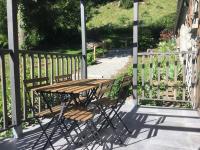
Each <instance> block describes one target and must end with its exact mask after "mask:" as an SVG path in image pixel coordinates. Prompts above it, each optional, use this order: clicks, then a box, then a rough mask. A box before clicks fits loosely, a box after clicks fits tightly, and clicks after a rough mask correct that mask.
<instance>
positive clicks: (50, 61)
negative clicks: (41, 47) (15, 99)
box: [0, 49, 81, 131]
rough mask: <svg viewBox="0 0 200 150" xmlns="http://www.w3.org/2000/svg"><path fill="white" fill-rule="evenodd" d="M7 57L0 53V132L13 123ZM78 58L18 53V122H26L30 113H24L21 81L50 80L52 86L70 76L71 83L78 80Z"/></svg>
mask: <svg viewBox="0 0 200 150" xmlns="http://www.w3.org/2000/svg"><path fill="white" fill-rule="evenodd" d="M10 54H12V51H11V50H6V49H0V79H1V80H0V86H1V87H0V131H4V130H7V129H9V128H11V127H13V126H15V124H13V123H12V108H11V96H10V94H11V88H10V86H11V85H10V78H11V76H10V56H11V55H10ZM80 63H81V55H68V54H63V53H52V52H41V51H27V50H20V51H19V69H20V92H21V94H20V95H21V111H22V116H21V121H26V120H27V119H28V118H29V116H30V115H29V114H30V113H31V112H30V110H29V109H27V103H28V102H27V99H26V93H25V87H24V84H23V81H24V80H25V79H32V78H35V77H39V78H40V77H49V79H50V82H51V83H53V82H54V77H55V76H58V75H66V74H71V75H72V78H73V79H74V80H77V79H79V78H80V77H81V71H80V67H81V65H80Z"/></svg>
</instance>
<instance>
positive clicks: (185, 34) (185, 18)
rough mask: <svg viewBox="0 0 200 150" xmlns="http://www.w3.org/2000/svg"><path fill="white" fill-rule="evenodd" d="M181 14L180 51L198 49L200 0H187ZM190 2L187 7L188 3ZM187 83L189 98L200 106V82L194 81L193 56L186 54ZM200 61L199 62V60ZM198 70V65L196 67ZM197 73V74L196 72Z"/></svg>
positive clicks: (178, 41) (178, 37) (195, 105)
mask: <svg viewBox="0 0 200 150" xmlns="http://www.w3.org/2000/svg"><path fill="white" fill-rule="evenodd" d="M184 3H185V4H184V5H183V8H182V11H181V14H180V16H179V28H178V34H177V49H178V50H179V51H196V52H197V51H198V50H199V45H198V40H199V33H198V32H199V13H200V12H199V9H200V8H199V0H185V2H184ZM187 3H188V4H189V6H188V7H186V4H187ZM185 59H186V69H187V70H186V84H187V91H188V92H189V93H190V94H191V95H190V97H188V98H189V99H191V100H192V101H193V106H194V108H197V107H199V106H200V99H199V95H198V94H199V90H200V88H199V86H200V85H199V84H197V83H198V82H197V78H195V80H196V81H192V74H193V73H194V72H193V71H192V59H193V58H192V56H191V55H189V54H188V55H186V58H185ZM180 60H181V61H183V58H182V57H181V56H180ZM199 61H200V60H199ZM198 63H199V62H198ZM195 69H196V71H197V72H198V70H197V69H198V66H197V67H196V68H195ZM196 75H197V74H196ZM193 82H196V84H195V86H194V88H192V83H193Z"/></svg>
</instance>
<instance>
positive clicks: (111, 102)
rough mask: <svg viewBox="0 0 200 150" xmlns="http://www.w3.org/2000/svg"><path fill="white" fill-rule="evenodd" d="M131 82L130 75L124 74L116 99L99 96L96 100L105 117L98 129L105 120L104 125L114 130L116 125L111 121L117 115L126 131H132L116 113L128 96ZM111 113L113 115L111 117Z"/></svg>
mask: <svg viewBox="0 0 200 150" xmlns="http://www.w3.org/2000/svg"><path fill="white" fill-rule="evenodd" d="M131 83H132V77H131V76H127V75H125V76H124V77H123V79H122V81H121V83H120V89H119V92H118V96H117V98H116V99H111V98H109V97H103V96H101V97H99V99H98V100H97V101H96V105H97V106H98V107H99V108H100V109H101V113H102V114H103V116H104V117H105V118H106V119H105V121H104V122H103V123H102V125H101V127H100V128H99V130H101V129H102V128H103V127H104V125H105V123H106V122H107V125H106V127H107V126H108V125H109V126H111V127H112V128H113V129H114V130H113V131H115V129H116V127H115V126H114V124H113V123H112V120H113V119H114V118H115V117H117V118H118V119H119V121H120V122H121V123H122V125H123V126H124V127H125V129H126V130H127V131H128V133H132V132H131V131H130V130H129V129H128V127H127V125H126V124H125V123H124V121H123V120H122V118H121V117H120V115H119V114H118V112H119V110H120V108H121V107H122V106H123V104H124V103H125V100H126V98H127V97H128V94H129V87H130V86H131ZM111 89H112V88H111ZM111 89H110V90H111ZM109 110H110V111H109ZM112 114H113V116H112V117H111V115H112ZM115 132H116V131H115ZM120 141H121V140H120Z"/></svg>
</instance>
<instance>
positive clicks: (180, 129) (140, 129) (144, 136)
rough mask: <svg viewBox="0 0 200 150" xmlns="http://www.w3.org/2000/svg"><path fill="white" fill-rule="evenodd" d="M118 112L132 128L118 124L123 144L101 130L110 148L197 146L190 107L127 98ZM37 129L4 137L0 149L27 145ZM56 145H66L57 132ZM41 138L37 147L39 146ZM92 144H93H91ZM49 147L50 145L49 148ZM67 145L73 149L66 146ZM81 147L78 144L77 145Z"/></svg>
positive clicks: (197, 127)
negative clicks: (138, 104) (147, 103)
mask: <svg viewBox="0 0 200 150" xmlns="http://www.w3.org/2000/svg"><path fill="white" fill-rule="evenodd" d="M121 116H123V119H124V121H125V122H126V123H127V125H128V127H129V128H130V129H132V130H133V133H132V134H131V135H130V134H128V133H125V132H124V131H125V130H124V129H123V128H122V126H121V125H119V126H118V134H120V132H122V133H124V134H123V135H122V136H121V138H122V140H123V141H124V143H125V144H124V145H120V144H119V143H118V142H116V141H114V140H113V139H114V138H113V136H114V135H113V133H112V131H111V129H110V128H108V129H105V130H103V131H102V132H101V136H102V139H103V140H106V141H107V145H108V147H109V148H110V149H119V150H199V149H200V118H199V116H198V113H197V112H196V111H194V110H181V109H173V108H171V109H170V108H168V109H166V108H152V107H151V108H148V107H134V104H133V102H132V101H131V100H128V101H127V103H126V104H125V105H124V106H123V108H122V109H121ZM38 133H39V131H38V130H37V129H35V130H34V129H33V128H32V129H31V131H29V132H27V133H26V136H24V137H22V138H21V139H18V140H13V139H7V140H4V141H0V150H15V149H30V147H31V145H32V144H33V142H34V141H35V139H36V138H37V137H38ZM53 142H54V146H55V148H56V149H67V148H66V147H67V145H66V141H65V139H64V138H62V136H60V134H59V130H58V133H57V134H56V135H55V136H54V140H53ZM43 143H44V140H43V141H42V142H40V143H39V144H38V145H37V147H38V149H40V148H41V145H42V144H43ZM93 145H94V147H92V146H93ZM88 148H89V149H103V146H99V145H98V144H96V145H95V143H92V144H91V145H90V146H89V147H88ZM49 149H50V148H49ZM68 149H73V147H70V148H68ZM77 149H81V148H77Z"/></svg>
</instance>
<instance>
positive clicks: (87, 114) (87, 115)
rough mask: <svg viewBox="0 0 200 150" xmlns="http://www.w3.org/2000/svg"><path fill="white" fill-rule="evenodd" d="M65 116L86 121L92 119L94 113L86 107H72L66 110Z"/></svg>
mask: <svg viewBox="0 0 200 150" xmlns="http://www.w3.org/2000/svg"><path fill="white" fill-rule="evenodd" d="M63 116H64V117H65V118H66V119H70V120H75V121H81V122H85V121H88V120H90V119H92V118H93V117H94V114H93V113H92V112H91V111H88V110H87V109H85V108H71V109H70V110H68V111H66V112H65V113H64V115H63Z"/></svg>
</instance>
